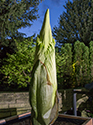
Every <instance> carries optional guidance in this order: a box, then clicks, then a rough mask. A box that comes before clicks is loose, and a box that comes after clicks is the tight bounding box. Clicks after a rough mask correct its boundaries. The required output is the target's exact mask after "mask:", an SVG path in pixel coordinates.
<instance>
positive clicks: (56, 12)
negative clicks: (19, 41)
mask: <svg viewBox="0 0 93 125" xmlns="http://www.w3.org/2000/svg"><path fill="white" fill-rule="evenodd" d="M67 1H68V0H44V1H43V2H42V3H40V4H39V6H38V8H39V10H38V14H39V16H40V18H38V19H37V20H35V21H34V22H32V26H31V27H26V28H21V29H19V30H18V31H19V32H22V33H25V34H26V35H27V37H29V36H31V35H33V34H34V33H36V34H39V32H40V30H41V27H42V23H43V19H44V15H45V12H46V10H47V9H48V8H49V11H50V25H51V29H53V27H54V26H55V25H56V26H57V25H58V18H59V17H60V15H61V14H62V13H63V11H66V10H65V8H64V7H63V5H66V3H65V2H67ZM71 1H72V0H71Z"/></svg>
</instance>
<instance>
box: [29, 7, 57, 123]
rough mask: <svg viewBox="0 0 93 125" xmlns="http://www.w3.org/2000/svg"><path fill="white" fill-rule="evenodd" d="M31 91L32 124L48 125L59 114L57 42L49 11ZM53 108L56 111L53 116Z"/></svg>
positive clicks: (37, 52)
mask: <svg viewBox="0 0 93 125" xmlns="http://www.w3.org/2000/svg"><path fill="white" fill-rule="evenodd" d="M29 91H30V92H29V100H30V104H31V107H32V110H31V116H32V124H33V125H48V124H49V123H50V122H51V121H52V120H53V119H55V117H57V113H58V109H57V80H56V63H55V40H54V39H53V38H52V32H51V27H50V19H49V9H48V10H47V11H46V14H45V18H44V23H43V26H42V29H41V32H40V35H39V36H38V37H37V43H36V52H35V60H34V66H33V70H32V79H31V85H30V90H29ZM55 105H56V106H55ZM53 107H55V109H56V111H54V113H53V114H51V113H52V110H53ZM51 115H53V117H52V118H51Z"/></svg>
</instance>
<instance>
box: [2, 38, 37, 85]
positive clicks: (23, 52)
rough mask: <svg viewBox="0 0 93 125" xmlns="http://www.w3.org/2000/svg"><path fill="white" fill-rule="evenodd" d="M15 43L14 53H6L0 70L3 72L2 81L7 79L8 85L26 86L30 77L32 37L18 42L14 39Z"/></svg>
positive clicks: (32, 48)
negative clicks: (15, 49)
mask: <svg viewBox="0 0 93 125" xmlns="http://www.w3.org/2000/svg"><path fill="white" fill-rule="evenodd" d="M15 43H16V46H17V51H16V53H14V54H12V55H11V54H8V58H7V59H4V65H3V66H2V68H1V70H0V71H1V73H3V74H4V77H3V79H2V81H4V82H5V81H7V83H8V85H14V86H16V85H18V86H19V87H22V86H23V87H27V85H28V84H29V82H30V79H31V70H32V66H33V60H34V51H35V45H34V43H33V39H31V41H29V40H25V39H24V41H23V42H20V43H19V42H18V41H16V40H15Z"/></svg>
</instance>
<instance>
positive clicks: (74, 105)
mask: <svg viewBox="0 0 93 125" xmlns="http://www.w3.org/2000/svg"><path fill="white" fill-rule="evenodd" d="M75 91H76V90H75V89H74V90H73V93H74V94H73V107H74V115H75V116H77V108H76V94H77V93H76V92H75Z"/></svg>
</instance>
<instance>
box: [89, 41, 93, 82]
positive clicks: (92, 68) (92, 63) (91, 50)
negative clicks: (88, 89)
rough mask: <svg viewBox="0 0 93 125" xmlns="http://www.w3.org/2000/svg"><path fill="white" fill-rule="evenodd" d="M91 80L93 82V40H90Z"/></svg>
mask: <svg viewBox="0 0 93 125" xmlns="http://www.w3.org/2000/svg"><path fill="white" fill-rule="evenodd" d="M89 50H90V79H91V80H90V82H93V41H91V42H90V49H89Z"/></svg>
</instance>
